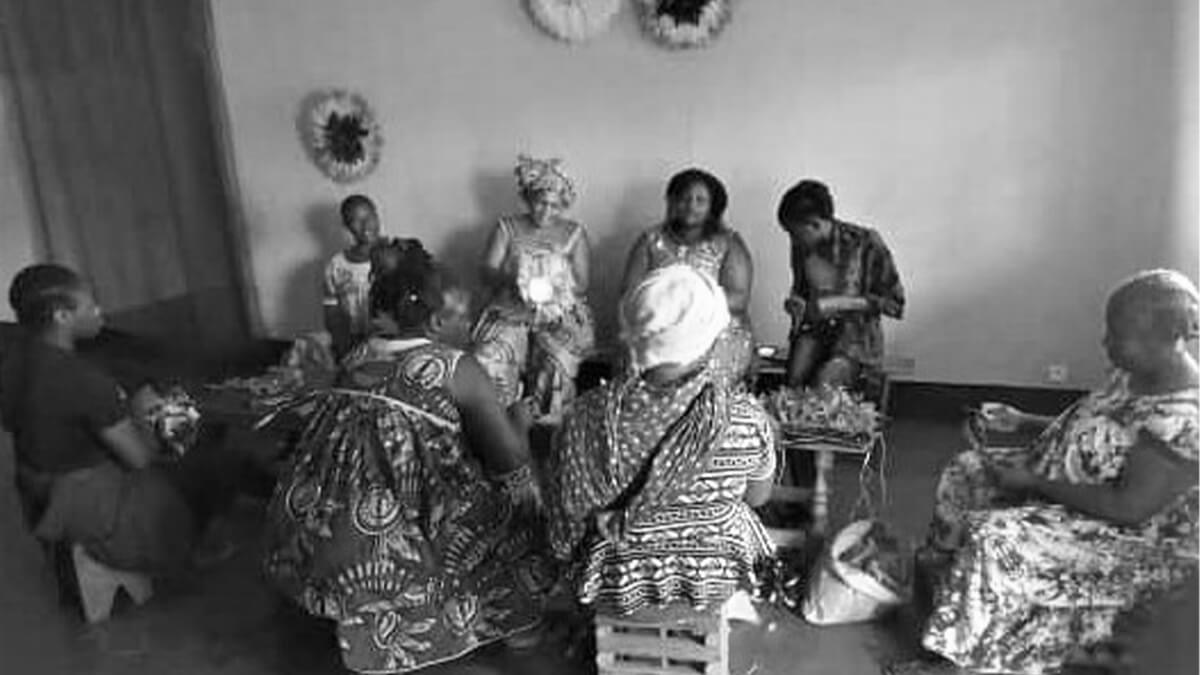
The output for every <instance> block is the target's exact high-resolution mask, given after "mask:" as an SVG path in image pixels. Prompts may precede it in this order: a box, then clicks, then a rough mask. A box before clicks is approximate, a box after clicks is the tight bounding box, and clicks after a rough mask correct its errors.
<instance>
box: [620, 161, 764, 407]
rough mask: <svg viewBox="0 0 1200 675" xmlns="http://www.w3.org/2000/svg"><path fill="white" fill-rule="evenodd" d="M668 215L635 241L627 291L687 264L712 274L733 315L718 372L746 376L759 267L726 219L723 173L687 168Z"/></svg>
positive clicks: (676, 179) (675, 181)
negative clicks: (659, 272) (753, 290)
mask: <svg viewBox="0 0 1200 675" xmlns="http://www.w3.org/2000/svg"><path fill="white" fill-rule="evenodd" d="M666 201H667V216H666V220H665V221H664V222H663V223H662V224H660V225H657V226H655V227H654V228H652V229H650V230H647V231H646V232H644V233H643V234H642V236H641V237H639V238H638V240H637V242H636V243H634V245H633V249H632V250H630V252H629V259H628V260H627V261H626V264H625V277H624V280H623V281H622V284H621V291H622V292H623V293H624V292H628V291H629V289H631V288H633V287H634V286H635V285H637V283H638V282H639V281H641V280H642V278H643V277H644V276H645V275H646V274H647V273H649V272H651V271H653V270H656V269H658V268H660V267H664V266H666V265H674V264H676V263H684V264H686V265H691V266H692V267H694V268H696V269H697V270H700V271H701V272H704V273H705V274H708V275H710V276H712V277H713V278H714V279H716V280H717V281H718V283H719V284H720V285H721V288H722V290H724V292H725V300H726V302H727V303H728V305H729V313H730V314H731V315H732V320H731V321H730V323H729V329H728V330H727V331H726V332H725V333H723V334H722V335H721V337H720V338H719V339H718V342H717V348H716V359H717V364H718V372H720V373H721V374H722V375H723V376H726V377H728V378H729V379H730V380H731V381H732V382H735V383H740V382H742V381H744V380H745V379H746V378H747V377H748V376H749V373H750V368H751V365H752V364H753V359H754V335H753V333H752V332H751V328H750V315H749V309H750V290H751V286H752V285H753V282H754V266H753V264H752V263H751V260H750V251H749V249H747V248H746V244H745V242H743V241H742V238H741V236H740V235H738V233H737V232H735V231H733V230H732V229H731V228H730V227H729V226H727V225H726V224H725V222H724V220H723V218H724V216H725V207H726V206H728V204H729V196H728V193H727V192H726V191H725V186H724V185H722V184H721V181H719V180H717V177H716V176H714V175H712V174H710V173H708V172H706V171H701V170H700V169H687V170H685V171H680V172H679V173H677V174H675V175H674V176H672V177H671V180H670V181H669V182H668V183H667V195H666Z"/></svg>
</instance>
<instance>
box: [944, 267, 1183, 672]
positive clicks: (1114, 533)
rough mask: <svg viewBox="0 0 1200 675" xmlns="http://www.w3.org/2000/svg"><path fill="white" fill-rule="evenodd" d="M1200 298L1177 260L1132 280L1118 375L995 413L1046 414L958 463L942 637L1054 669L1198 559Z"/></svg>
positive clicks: (1001, 659) (1122, 303) (996, 659)
mask: <svg viewBox="0 0 1200 675" xmlns="http://www.w3.org/2000/svg"><path fill="white" fill-rule="evenodd" d="M1198 303H1200V298H1198V296H1197V291H1196V288H1195V286H1194V285H1193V284H1192V283H1191V282H1190V281H1189V280H1188V279H1187V278H1186V277H1183V276H1182V275H1180V274H1178V273H1176V272H1167V271H1154V272H1147V273H1143V274H1140V275H1138V276H1136V277H1134V278H1132V279H1131V280H1129V281H1127V282H1126V283H1124V284H1123V285H1121V286H1120V287H1119V288H1117V289H1116V290H1115V291H1114V292H1113V294H1112V295H1111V296H1110V298H1109V301H1108V307H1107V312H1106V319H1107V328H1106V334H1105V347H1106V349H1107V352H1108V356H1109V359H1110V361H1111V362H1112V365H1113V366H1114V367H1115V369H1116V373H1115V374H1114V376H1113V377H1112V379H1111V381H1110V382H1109V383H1108V384H1107V386H1105V387H1104V388H1102V389H1100V390H1098V391H1096V392H1094V393H1092V394H1090V395H1088V396H1085V397H1084V398H1083V399H1081V400H1080V401H1079V402H1077V403H1076V404H1075V405H1073V406H1072V407H1071V408H1069V409H1068V410H1067V411H1066V412H1064V413H1063V414H1062V415H1060V416H1059V417H1058V418H1057V419H1053V420H1050V419H1046V418H1039V417H1037V416H1032V415H1028V414H1025V413H1020V412H1018V411H1016V410H1015V409H1012V408H1009V407H1006V406H1001V407H998V409H997V410H996V411H995V412H994V413H992V416H991V418H990V419H991V424H992V426H993V427H994V428H998V429H1006V430H1011V429H1013V428H1015V427H1017V426H1019V425H1036V426H1044V427H1045V430H1044V431H1043V432H1042V434H1041V435H1040V436H1039V437H1038V439H1037V441H1036V442H1034V443H1033V444H1032V446H1030V447H1029V448H1028V449H1008V450H1001V449H992V448H988V449H983V448H981V449H978V450H975V451H970V452H967V453H964V454H962V455H959V456H958V457H956V458H955V460H954V461H953V462H951V464H950V465H949V466H948V467H947V468H946V470H945V472H944V473H943V475H942V478H941V481H940V483H939V485H938V488H937V501H936V506H935V513H934V520H933V525H932V527H931V530H930V536H929V540H928V543H927V546H926V549H925V550H924V551H923V554H922V558H923V560H924V562H925V563H926V564H928V565H932V566H933V567H935V568H936V567H937V563H938V562H939V561H940V562H942V563H944V564H946V565H948V569H946V568H943V571H942V572H941V574H940V575H937V576H938V582H939V583H938V587H937V590H936V595H935V597H934V610H933V614H932V616H931V618H930V620H929V622H928V625H927V626H926V628H925V631H924V636H923V644H924V646H925V647H926V648H928V649H930V650H932V651H933V652H936V653H938V654H940V655H942V656H944V657H946V658H948V659H950V660H951V661H953V662H954V663H956V664H957V665H959V666H962V667H966V668H971V669H973V670H979V671H985V672H1002V673H1045V672H1053V671H1055V670H1057V669H1059V668H1060V667H1062V666H1063V665H1064V664H1065V663H1067V662H1068V660H1070V659H1073V658H1075V656H1076V655H1079V654H1082V653H1086V652H1087V651H1089V648H1095V647H1097V646H1101V645H1103V644H1104V643H1105V642H1107V641H1109V640H1110V639H1111V638H1112V636H1113V632H1114V623H1115V622H1116V621H1117V620H1118V618H1121V617H1125V616H1128V615H1129V614H1130V613H1131V612H1132V611H1133V610H1135V609H1140V608H1142V607H1144V606H1146V604H1147V603H1149V602H1152V601H1153V600H1155V599H1156V598H1157V597H1158V596H1159V595H1160V594H1161V593H1162V592H1164V591H1166V590H1168V589H1170V588H1172V587H1173V586H1174V585H1176V584H1177V583H1178V581H1179V580H1180V579H1181V578H1182V577H1183V576H1184V575H1186V574H1188V573H1189V572H1194V571H1195V569H1196V558H1197V536H1196V526H1197V513H1198V505H1200V502H1198V488H1197V478H1196V471H1197V447H1198V445H1200V438H1198V436H1200V431H1198V427H1197V412H1198V411H1200V388H1198V386H1197V383H1198V381H1200V378H1198V368H1197V364H1196V361H1195V359H1194V358H1193V356H1192V355H1191V353H1190V352H1189V347H1188V342H1189V341H1190V340H1192V339H1194V338H1195V337H1196V336H1197V332H1198V324H1200V309H1198Z"/></svg>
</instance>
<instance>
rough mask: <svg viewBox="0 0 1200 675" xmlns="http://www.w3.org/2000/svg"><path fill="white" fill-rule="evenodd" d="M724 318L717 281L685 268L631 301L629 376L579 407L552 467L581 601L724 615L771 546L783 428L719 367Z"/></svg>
mask: <svg viewBox="0 0 1200 675" xmlns="http://www.w3.org/2000/svg"><path fill="white" fill-rule="evenodd" d="M728 323H729V310H728V306H727V303H726V298H725V294H724V292H723V291H722V290H721V288H720V286H719V285H718V284H717V282H716V280H715V279H713V278H712V277H710V276H708V275H705V274H703V273H701V272H699V271H697V270H695V269H694V268H693V267H691V266H688V265H684V264H679V265H671V266H667V267H663V268H660V269H658V270H655V271H653V272H651V273H649V274H648V275H647V276H646V277H645V278H644V279H643V280H642V281H641V282H640V283H639V284H638V285H637V286H636V287H634V288H633V289H631V290H630V292H629V293H628V294H626V296H625V298H624V299H623V300H622V304H621V324H622V334H623V339H624V340H625V343H626V345H627V347H628V348H629V351H630V356H631V359H630V360H631V362H632V363H633V368H631V369H629V370H628V371H627V372H626V373H625V374H624V375H623V376H621V377H619V378H618V379H617V380H615V381H613V382H611V383H608V384H605V385H603V386H601V387H598V388H596V389H593V390H591V391H589V392H587V393H586V394H584V395H583V396H582V397H581V398H580V399H579V401H578V402H577V404H576V405H574V406H572V407H571V409H570V410H569V411H568V412H567V415H566V417H565V419H564V420H563V426H562V428H561V429H560V431H559V433H558V435H557V436H556V438H555V442H554V444H553V449H552V452H551V453H550V458H549V460H548V464H549V465H548V466H547V467H545V469H546V470H545V471H544V475H545V476H546V480H547V492H546V495H547V509H548V513H549V531H550V537H551V543H552V544H553V548H554V552H555V555H556V556H557V557H558V558H559V559H560V560H562V561H564V562H565V563H567V568H568V569H569V570H570V572H569V575H568V579H569V581H570V582H571V583H572V584H573V585H574V586H575V589H576V594H577V596H578V598H579V600H580V601H581V602H582V603H584V604H587V605H592V606H594V607H595V608H596V609H597V611H601V612H605V613H616V614H630V613H634V612H637V611H638V610H640V609H642V608H644V607H646V606H665V605H667V604H671V603H674V602H684V603H690V604H691V605H693V606H695V607H704V606H707V607H714V608H715V607H716V606H718V605H720V604H721V603H722V602H723V601H724V600H725V599H727V598H728V597H729V596H730V595H732V593H733V592H734V590H736V589H737V588H738V587H739V586H741V585H744V584H747V583H748V582H749V580H750V577H751V573H752V570H753V566H754V563H755V562H756V561H757V560H758V559H759V558H760V557H762V556H764V555H766V554H768V553H769V551H770V548H771V544H770V540H769V539H768V537H767V535H766V531H765V530H764V529H763V526H762V523H761V522H759V520H758V517H757V516H755V514H754V512H753V510H752V507H753V506H756V505H759V504H761V503H763V502H764V501H766V498H767V496H768V494H769V492H770V487H771V484H772V477H773V474H774V470H775V434H774V430H773V427H772V425H771V423H770V420H769V418H768V416H767V414H766V412H765V411H764V410H763V408H762V406H761V405H760V404H759V403H758V401H757V400H755V399H754V398H753V397H751V396H749V395H746V394H741V393H734V392H732V391H730V389H729V382H728V380H726V379H724V378H722V377H719V376H718V375H717V374H716V373H715V366H714V365H713V364H714V358H713V354H714V351H715V348H714V345H715V344H716V343H717V339H718V336H720V335H721V334H722V333H723V332H724V331H725V329H726V327H727V325H728Z"/></svg>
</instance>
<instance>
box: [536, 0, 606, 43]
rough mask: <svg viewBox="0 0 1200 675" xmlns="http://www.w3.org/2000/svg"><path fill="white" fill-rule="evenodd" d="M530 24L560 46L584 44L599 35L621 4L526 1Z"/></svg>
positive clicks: (592, 0) (585, 0)
mask: <svg viewBox="0 0 1200 675" xmlns="http://www.w3.org/2000/svg"><path fill="white" fill-rule="evenodd" d="M525 4H526V5H527V6H528V8H529V13H530V14H531V15H532V16H533V22H534V23H536V24H537V25H538V26H539V27H540V28H541V29H542V30H544V31H546V32H547V33H549V34H550V35H551V36H553V37H555V38H557V39H559V40H562V41H563V42H572V43H576V42H586V41H587V40H589V39H591V38H592V37H595V36H596V35H599V34H600V33H603V32H604V30H605V29H607V28H608V26H609V24H611V23H612V19H613V17H614V16H616V15H617V12H618V11H620V9H621V0H526V2H525Z"/></svg>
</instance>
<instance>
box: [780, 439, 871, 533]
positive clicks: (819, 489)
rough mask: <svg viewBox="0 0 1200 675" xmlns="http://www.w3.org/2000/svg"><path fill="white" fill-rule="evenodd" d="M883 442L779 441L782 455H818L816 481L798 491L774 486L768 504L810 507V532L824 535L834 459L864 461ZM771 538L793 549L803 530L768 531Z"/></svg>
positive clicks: (790, 487)
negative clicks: (804, 505) (844, 458)
mask: <svg viewBox="0 0 1200 675" xmlns="http://www.w3.org/2000/svg"><path fill="white" fill-rule="evenodd" d="M882 442H883V434H882V433H876V434H874V435H872V436H871V437H870V438H869V439H867V440H866V441H865V442H863V444H862V445H860V446H857V447H851V446H846V445H841V444H838V443H832V442H827V441H819V440H811V441H810V440H789V439H788V438H787V436H786V435H785V436H784V437H783V438H782V439H781V445H782V447H783V449H784V452H787V453H793V452H797V451H799V452H815V453H817V461H816V469H817V475H816V479H815V480H814V481H813V486H812V487H811V488H808V487H798V486H791V485H776V486H775V487H774V488H772V489H771V501H773V502H783V503H785V504H804V503H811V504H812V518H813V524H812V531H813V532H814V533H816V534H817V535H824V534H826V531H827V529H828V527H829V497H830V495H831V494H832V492H833V487H832V480H833V476H832V473H833V463H834V458H835V457H836V456H837V455H854V456H856V457H863V458H865V457H866V456H867V455H868V454H870V452H871V451H872V450H873V449H875V448H876V447H877V446H878V445H879V444H880V443H882ZM769 531H770V533H771V537H772V538H773V539H774V540H775V543H776V545H778V546H784V547H786V546H795V545H798V544H801V543H803V540H804V537H805V533H804V531H803V530H795V529H787V528H770V529H769Z"/></svg>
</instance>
